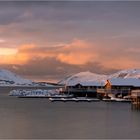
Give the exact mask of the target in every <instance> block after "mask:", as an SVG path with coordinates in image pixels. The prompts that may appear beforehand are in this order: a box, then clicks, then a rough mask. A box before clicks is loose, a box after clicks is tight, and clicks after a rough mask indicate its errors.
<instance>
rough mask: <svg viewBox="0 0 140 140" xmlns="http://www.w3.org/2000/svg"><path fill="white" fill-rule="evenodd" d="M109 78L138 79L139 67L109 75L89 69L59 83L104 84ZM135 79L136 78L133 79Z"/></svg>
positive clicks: (127, 80) (139, 77) (139, 74)
mask: <svg viewBox="0 0 140 140" xmlns="http://www.w3.org/2000/svg"><path fill="white" fill-rule="evenodd" d="M107 79H109V80H110V81H112V80H113V81H114V79H115V81H120V80H121V79H126V80H125V81H123V82H126V83H128V82H130V83H131V81H133V80H135V79H138V80H139V79H140V69H129V70H122V71H119V72H117V73H114V74H111V75H100V74H95V73H91V72H89V71H87V72H80V73H78V74H74V75H72V76H70V77H68V78H65V79H63V80H62V81H60V82H59V83H61V84H65V85H71V86H72V85H76V84H78V83H80V84H82V85H89V86H90V85H104V84H105V83H106V81H107ZM121 81H122V80H121ZM135 81H136V80H135Z"/></svg>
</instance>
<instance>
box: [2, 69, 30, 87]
mask: <svg viewBox="0 0 140 140" xmlns="http://www.w3.org/2000/svg"><path fill="white" fill-rule="evenodd" d="M30 84H32V81H31V80H27V79H23V78H21V77H20V76H18V75H16V74H14V73H12V72H10V71H8V70H5V69H0V85H30Z"/></svg>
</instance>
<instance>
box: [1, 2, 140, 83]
mask: <svg viewBox="0 0 140 140" xmlns="http://www.w3.org/2000/svg"><path fill="white" fill-rule="evenodd" d="M139 54H140V1H124V2H122V1H30V2H29V1H14V2H12V1H11V2H10V1H9V2H8V1H7V2H3V1H0V68H6V69H8V70H10V71H12V72H15V73H17V74H19V75H21V76H23V77H25V78H29V79H32V80H35V81H59V80H61V79H63V78H64V77H66V76H69V75H72V74H75V73H78V72H83V71H91V72H95V73H98V74H111V73H113V72H116V71H118V70H122V69H131V68H140V63H139V60H140V55H139Z"/></svg>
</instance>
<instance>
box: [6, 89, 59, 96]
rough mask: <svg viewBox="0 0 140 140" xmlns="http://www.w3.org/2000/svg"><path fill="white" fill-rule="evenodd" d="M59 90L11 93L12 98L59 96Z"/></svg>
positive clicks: (15, 91) (14, 91)
mask: <svg viewBox="0 0 140 140" xmlns="http://www.w3.org/2000/svg"><path fill="white" fill-rule="evenodd" d="M58 93H59V91H58V90H41V89H37V90H20V89H18V90H12V91H10V93H9V95H10V96H51V95H56V94H58Z"/></svg>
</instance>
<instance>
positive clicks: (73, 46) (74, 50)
mask: <svg viewBox="0 0 140 140" xmlns="http://www.w3.org/2000/svg"><path fill="white" fill-rule="evenodd" d="M91 50H92V45H91V44H90V43H88V42H86V41H82V40H74V41H73V42H72V43H70V44H67V45H65V46H64V47H63V49H62V51H61V53H59V54H58V55H57V59H58V60H60V61H61V62H64V63H68V64H75V65H81V64H86V63H88V62H92V61H93V60H95V59H97V58H98V54H97V53H96V52H93V51H91Z"/></svg>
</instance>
